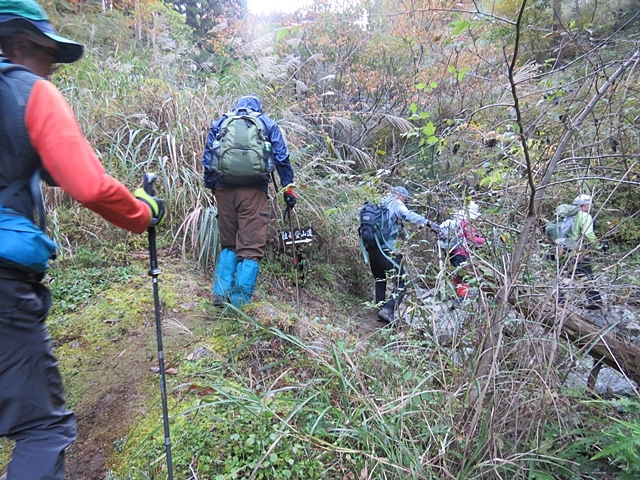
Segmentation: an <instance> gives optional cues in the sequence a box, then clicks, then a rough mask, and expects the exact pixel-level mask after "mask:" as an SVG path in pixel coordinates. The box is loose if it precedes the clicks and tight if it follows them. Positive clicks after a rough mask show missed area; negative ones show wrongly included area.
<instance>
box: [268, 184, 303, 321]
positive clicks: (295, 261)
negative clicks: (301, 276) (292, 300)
mask: <svg viewBox="0 0 640 480" xmlns="http://www.w3.org/2000/svg"><path fill="white" fill-rule="evenodd" d="M271 180H272V181H273V188H274V189H275V191H276V195H277V194H278V185H277V183H276V176H275V175H274V174H273V172H271ZM292 211H293V207H290V206H289V205H287V209H286V210H285V212H284V215H283V216H282V221H284V219H285V218H286V217H287V216H288V217H289V233H290V235H291V251H292V253H293V274H294V275H295V280H296V310H297V311H298V312H299V311H300V289H299V287H298V256H297V255H296V239H295V236H294V231H293V218H292V217H291V212H292ZM282 243H283V245H285V242H284V241H283V242H282Z"/></svg>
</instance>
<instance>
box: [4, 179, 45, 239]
mask: <svg viewBox="0 0 640 480" xmlns="http://www.w3.org/2000/svg"><path fill="white" fill-rule="evenodd" d="M27 185H29V190H30V191H31V197H32V198H33V204H34V205H35V207H36V209H37V211H38V220H39V222H38V223H39V225H38V226H39V227H40V230H42V231H43V232H44V229H45V215H44V202H43V201H42V188H41V187H40V169H38V170H36V171H35V172H33V175H30V176H28V177H22V178H19V179H17V180H14V181H13V182H11V183H10V184H9V185H7V186H6V187H5V188H4V190H3V191H2V192H1V193H0V205H2V204H3V203H4V202H5V201H6V200H7V199H9V198H11V197H13V196H14V195H15V194H16V193H18V191H20V190H21V189H22V188H24V187H26V186H27Z"/></svg>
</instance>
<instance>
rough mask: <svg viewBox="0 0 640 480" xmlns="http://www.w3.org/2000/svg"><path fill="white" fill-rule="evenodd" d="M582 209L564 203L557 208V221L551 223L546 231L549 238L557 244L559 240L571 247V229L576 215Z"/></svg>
mask: <svg viewBox="0 0 640 480" xmlns="http://www.w3.org/2000/svg"><path fill="white" fill-rule="evenodd" d="M579 211H580V209H579V208H578V207H576V206H574V205H567V204H565V203H563V204H562V205H558V206H557V207H556V213H555V219H554V220H553V221H552V222H549V223H548V224H547V226H546V227H545V229H544V231H545V233H546V235H547V238H548V239H549V240H551V241H552V243H556V241H557V240H561V241H562V242H563V244H565V245H570V244H571V243H572V240H571V239H570V238H569V235H570V233H571V228H572V227H573V223H574V222H575V220H576V215H577V214H578V212H579Z"/></svg>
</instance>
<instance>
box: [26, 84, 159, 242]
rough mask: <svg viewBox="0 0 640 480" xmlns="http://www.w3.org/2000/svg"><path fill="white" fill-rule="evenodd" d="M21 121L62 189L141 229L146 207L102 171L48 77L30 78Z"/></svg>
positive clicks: (110, 217) (148, 215)
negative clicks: (45, 78)
mask: <svg viewBox="0 0 640 480" xmlns="http://www.w3.org/2000/svg"><path fill="white" fill-rule="evenodd" d="M25 123H26V128H27V132H28V134H29V138H30V139H31V143H32V145H33V147H34V148H35V150H36V152H38V155H39V156H40V159H41V160H42V165H43V167H44V168H45V169H46V170H47V172H49V174H50V175H51V178H53V180H55V182H56V183H57V184H58V186H59V187H60V188H62V190H64V191H65V192H66V193H68V194H69V195H70V196H71V197H72V198H74V199H75V200H77V201H78V202H80V203H81V204H82V205H83V206H85V207H87V208H88V209H90V210H93V211H94V212H96V213H97V214H99V215H100V216H102V217H103V218H105V219H106V220H107V221H109V222H110V223H112V224H114V225H116V226H118V227H121V228H124V229H126V230H130V231H132V232H135V233H142V232H144V231H145V230H146V229H147V227H148V226H149V222H150V220H151V212H150V210H149V207H148V206H147V205H146V204H145V203H143V202H141V201H140V200H138V199H136V198H135V197H134V196H133V195H132V194H131V192H129V190H128V189H127V188H126V187H125V186H124V185H123V184H122V183H120V182H119V181H118V180H116V179H115V178H113V177H111V176H110V175H108V174H107V173H106V172H105V170H104V167H103V166H102V164H101V163H100V161H99V160H98V157H97V156H96V154H95V153H94V151H93V149H92V148H91V146H90V145H89V142H87V140H86V138H85V137H84V135H83V133H82V131H81V130H80V126H79V125H78V122H77V121H76V118H75V116H74V114H73V112H72V110H71V107H70V106H69V104H68V103H67V101H66V100H65V98H64V97H63V96H62V94H61V93H60V92H59V91H58V89H57V88H56V87H55V86H54V85H53V84H52V83H51V82H49V81H47V80H38V81H37V82H36V83H35V84H34V86H33V90H32V91H31V95H30V96H29V101H28V103H27V107H26V112H25Z"/></svg>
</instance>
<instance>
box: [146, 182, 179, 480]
mask: <svg viewBox="0 0 640 480" xmlns="http://www.w3.org/2000/svg"><path fill="white" fill-rule="evenodd" d="M157 178H158V177H157V175H156V174H155V173H145V174H144V180H143V188H144V191H145V192H147V194H148V195H150V196H151V197H153V196H154V192H153V182H154V181H155V180H156V179H157ZM147 233H148V234H149V260H150V269H149V275H150V276H151V278H152V281H153V306H154V309H155V315H156V337H157V340H158V364H159V368H160V393H161V396H162V420H163V423H164V447H165V451H166V456H167V473H168V477H167V478H168V480H173V465H172V462H171V436H170V434H169V409H168V407H167V383H166V377H165V373H164V348H163V346H162V320H161V318H160V297H159V295H158V275H160V269H159V268H158V252H157V250H156V229H155V227H149V228H148V229H147Z"/></svg>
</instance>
